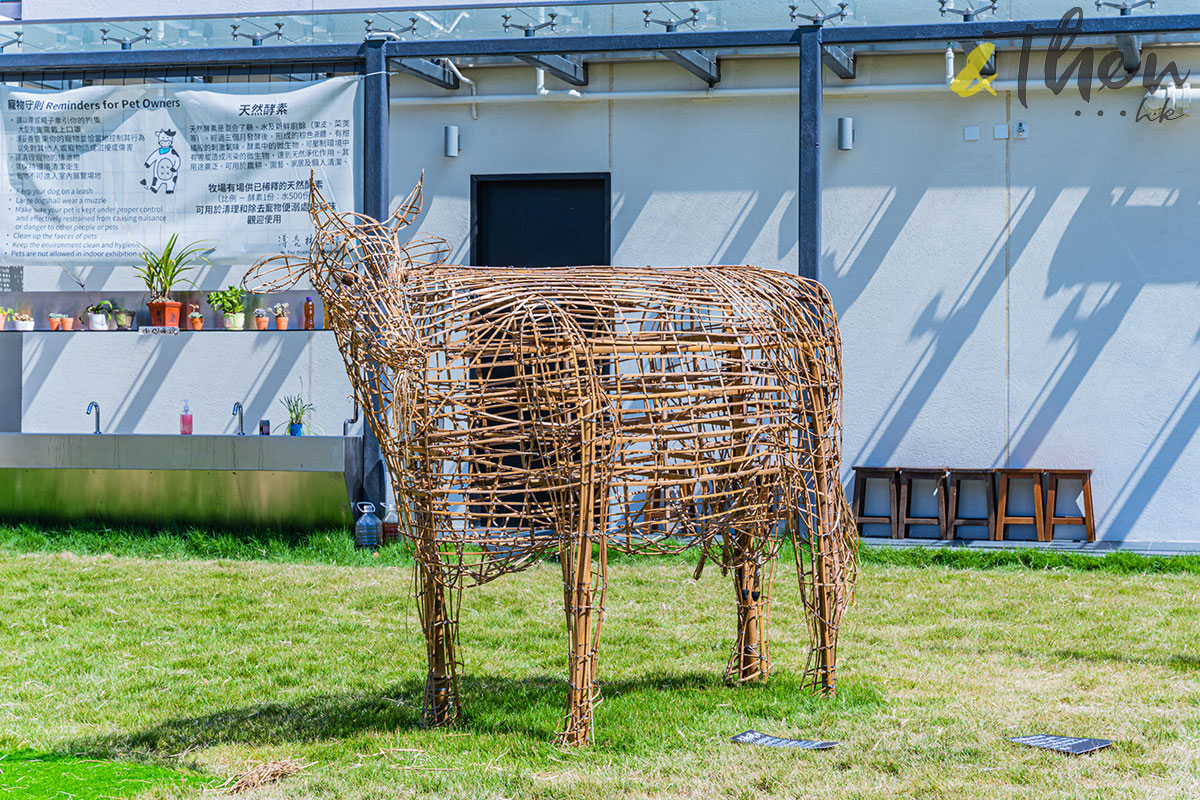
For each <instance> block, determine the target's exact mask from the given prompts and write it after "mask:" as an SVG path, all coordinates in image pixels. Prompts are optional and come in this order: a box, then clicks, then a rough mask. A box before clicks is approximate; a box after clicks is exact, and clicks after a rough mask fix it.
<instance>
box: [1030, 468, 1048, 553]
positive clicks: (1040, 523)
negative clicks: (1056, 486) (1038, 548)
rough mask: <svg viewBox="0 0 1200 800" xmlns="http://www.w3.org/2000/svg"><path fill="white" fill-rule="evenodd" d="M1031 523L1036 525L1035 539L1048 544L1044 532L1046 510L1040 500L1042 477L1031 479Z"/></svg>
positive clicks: (1045, 532)
mask: <svg viewBox="0 0 1200 800" xmlns="http://www.w3.org/2000/svg"><path fill="white" fill-rule="evenodd" d="M1033 521H1034V523H1036V525H1037V538H1038V541H1039V542H1048V541H1050V537H1049V536H1048V535H1047V531H1046V508H1045V504H1044V502H1043V500H1042V476H1041V475H1035V476H1034V478H1033Z"/></svg>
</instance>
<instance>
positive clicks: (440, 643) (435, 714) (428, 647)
mask: <svg viewBox="0 0 1200 800" xmlns="http://www.w3.org/2000/svg"><path fill="white" fill-rule="evenodd" d="M417 573H418V574H417V580H418V592H419V594H418V596H417V608H418V609H419V611H420V615H421V629H422V631H424V633H425V654H426V658H427V659H428V662H429V671H428V673H427V675H426V678H425V697H424V700H423V701H422V704H421V723H422V724H423V725H424V726H426V727H439V726H445V725H453V724H454V723H455V722H457V721H458V719H459V717H460V716H461V714H462V707H461V705H460V701H459V694H458V670H459V662H458V656H457V653H456V650H457V645H458V605H459V604H458V602H457V599H458V598H457V596H456V595H455V594H454V587H447V586H445V584H443V583H442V582H441V581H439V580H438V573H437V567H436V566H430V565H427V564H419V565H418V566H417ZM447 591H449V592H450V593H451V598H450V599H451V602H449V603H448V602H447V597H446V595H447Z"/></svg>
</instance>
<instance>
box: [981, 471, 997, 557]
mask: <svg viewBox="0 0 1200 800" xmlns="http://www.w3.org/2000/svg"><path fill="white" fill-rule="evenodd" d="M984 484H985V486H984V487H983V488H984V503H985V504H986V505H985V507H986V508H987V529H988V538H989V539H991V540H992V541H995V540H996V481H995V480H994V478H993V477H991V476H989V477H988V478H987V480H985V481H984Z"/></svg>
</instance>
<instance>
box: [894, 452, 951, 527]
mask: <svg viewBox="0 0 1200 800" xmlns="http://www.w3.org/2000/svg"><path fill="white" fill-rule="evenodd" d="M914 480H932V481H934V483H935V486H936V488H935V490H934V494H935V495H936V496H937V505H938V513H937V516H936V517H914V516H913V515H912V482H913V481H914ZM910 525H937V526H938V533H939V534H940V535H941V537H942V538H943V539H947V538H949V536H950V529H949V528H947V527H946V468H945V467H928V468H926V467H919V468H918V467H914V468H905V467H901V468H900V538H901V539H907V538H908V528H909V526H910Z"/></svg>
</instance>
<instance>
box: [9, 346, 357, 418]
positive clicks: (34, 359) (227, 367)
mask: <svg viewBox="0 0 1200 800" xmlns="http://www.w3.org/2000/svg"><path fill="white" fill-rule="evenodd" d="M107 336H112V337H117V336H120V337H121V339H120V343H119V345H116V346H106V345H107V344H108V343H109V342H110V341H111V342H114V343H115V342H116V341H117V340H116V339H115V338H114V339H111V340H110V339H107V338H105V337H107ZM130 336H131V334H98V333H91V332H82V333H74V334H55V333H46V334H44V335H40V336H27V337H26V341H25V349H26V354H25V357H24V367H23V381H22V383H23V392H22V398H21V399H22V403H21V409H22V416H23V417H25V416H28V415H29V414H30V413H31V411H32V410H34V409H35V407H36V406H38V405H45V404H52V405H53V411H54V416H55V419H59V420H64V414H66V415H68V416H67V417H66V418H70V419H72V420H73V421H72V423H70V424H68V423H66V422H65V421H63V422H62V424H61V425H59V426H56V430H55V432H71V431H83V430H85V429H86V430H90V426H91V424H92V422H91V420H90V419H88V418H85V417H84V416H83V410H84V408H85V406H86V404H87V403H88V401H89V400H93V399H95V400H98V401H99V402H100V404H101V407H102V408H103V409H104V411H105V415H104V432H106V433H134V432H145V427H146V425H144V424H143V423H146V422H147V420H148V418H152V417H154V416H156V415H157V416H159V417H161V416H162V415H163V406H164V404H165V405H166V406H169V407H170V409H171V411H170V414H171V415H173V414H175V413H178V409H177V405H179V404H181V403H182V402H183V400H185V399H189V398H190V399H191V400H192V402H193V404H195V401H197V400H199V399H200V398H211V399H212V400H214V401H216V400H217V399H218V397H219V395H222V394H224V395H227V396H228V403H229V407H230V408H232V405H233V402H234V401H235V400H240V401H241V402H243V403H244V404H245V406H246V408H245V417H246V419H247V420H248V422H247V425H248V426H250V427H251V428H252V427H253V422H251V421H252V420H257V419H260V418H261V419H271V417H272V415H274V418H275V419H283V418H284V416H285V412H284V410H283V408H282V406H280V405H279V404H278V403H277V402H276V399H277V398H278V397H280V396H281V395H283V394H295V393H299V392H300V391H301V386H300V383H299V382H298V381H295V380H294V379H293V380H291V381H289V376H292V375H293V373H295V372H300V374H305V375H310V374H312V369H311V367H312V365H311V363H310V362H311V351H309V352H308V353H307V355H308V356H309V357H308V358H306V350H307V348H308V344H309V341H310V339H309V337H308V336H304V335H295V334H281V335H275V336H270V337H269V338H268V337H264V336H263V335H261V334H253V333H239V332H235V333H224V332H212V333H199V334H189V333H181V334H179V335H178V336H172V337H147V338H148V339H152V340H150V341H145V342H143V341H141V337H138V339H137V340H135V341H133V342H131V341H130ZM239 336H241V337H245V338H244V339H241V340H239V339H237V338H235V337H239ZM231 344H233V345H240V346H238V347H236V348H235V349H232V350H231V349H230V346H231ZM246 345H251V346H250V347H246ZM256 367H257V368H256ZM311 391H312V386H311V385H310V381H309V380H307V379H306V380H305V382H304V392H305V393H306V394H308V393H311ZM224 403H225V399H224V397H220V402H219V403H217V405H219V406H224ZM76 409H77V410H78V414H79V417H78V420H75V418H74V417H73V416H70V415H73V414H74V412H75V411H76ZM152 409H154V411H152ZM155 412H156V413H155ZM226 413H227V412H226ZM38 416H39V418H44V417H45V414H39V415H38ZM220 419H221V424H222V425H223V426H224V432H225V433H234V432H235V431H236V427H237V422H236V419H235V418H233V417H232V416H230V417H229V419H228V420H225V419H224V416H223V415H222V416H221V417H220ZM76 423H77V424H76ZM43 427H45V426H44V424H38V425H35V426H34V428H39V429H40V428H43ZM278 427H279V426H277V425H273V428H278ZM31 429H32V428H31ZM139 429H140V430H139ZM155 432H159V433H171V432H174V430H173V429H171V430H162V431H155ZM247 432H253V431H252V430H250V429H248V431H247ZM332 433H340V431H333V432H332Z"/></svg>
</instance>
